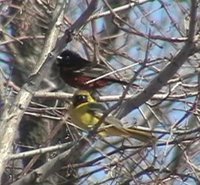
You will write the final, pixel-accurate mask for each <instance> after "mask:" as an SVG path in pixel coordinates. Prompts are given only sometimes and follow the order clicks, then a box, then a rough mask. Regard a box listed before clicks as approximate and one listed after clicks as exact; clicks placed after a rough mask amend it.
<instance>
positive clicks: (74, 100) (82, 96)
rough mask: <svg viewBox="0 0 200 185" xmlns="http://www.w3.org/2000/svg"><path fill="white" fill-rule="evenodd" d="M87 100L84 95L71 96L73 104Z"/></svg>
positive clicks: (76, 104)
mask: <svg viewBox="0 0 200 185" xmlns="http://www.w3.org/2000/svg"><path fill="white" fill-rule="evenodd" d="M87 101H88V99H87V96H86V95H77V96H75V97H74V98H73V105H74V106H78V105H80V104H82V103H85V102H87Z"/></svg>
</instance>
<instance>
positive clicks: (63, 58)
mask: <svg viewBox="0 0 200 185" xmlns="http://www.w3.org/2000/svg"><path fill="white" fill-rule="evenodd" d="M57 61H58V62H57V63H58V66H59V67H60V68H65V71H67V70H79V69H82V68H84V67H86V66H88V65H90V64H91V62H89V61H87V60H85V59H84V58H82V57H81V56H80V55H79V54H78V53H75V52H73V51H70V50H68V49H66V50H64V51H63V52H62V53H61V54H60V55H59V56H58V57H57Z"/></svg>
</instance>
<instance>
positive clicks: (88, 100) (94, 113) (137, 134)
mask: <svg viewBox="0 0 200 185" xmlns="http://www.w3.org/2000/svg"><path fill="white" fill-rule="evenodd" d="M106 110H107V109H106V107H105V106H104V105H103V104H102V103H99V102H97V101H96V99H95V98H94V97H92V95H91V93H90V92H89V91H87V90H78V91H76V92H75V93H74V95H73V98H72V104H71V105H70V107H69V115H70V117H71V121H72V123H73V124H74V125H76V126H78V127H79V128H81V129H83V130H86V131H91V130H92V129H93V128H95V127H96V126H97V124H99V120H101V118H102V115H103V113H104V112H105V111H106ZM98 126H99V125H98ZM97 133H98V135H99V136H101V137H110V136H122V137H125V138H129V137H132V138H135V139H137V140H140V141H142V142H151V141H152V142H155V140H156V137H155V136H153V135H152V133H151V131H150V130H147V129H141V128H137V127H129V128H124V127H122V124H121V122H120V120H118V119H117V118H115V117H113V116H108V117H106V118H105V119H104V120H103V123H102V124H100V126H99V127H98V128H97Z"/></svg>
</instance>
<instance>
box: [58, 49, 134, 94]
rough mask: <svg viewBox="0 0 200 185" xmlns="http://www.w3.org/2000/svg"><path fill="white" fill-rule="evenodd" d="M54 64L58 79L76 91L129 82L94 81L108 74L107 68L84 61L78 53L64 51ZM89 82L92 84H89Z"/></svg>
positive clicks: (112, 78) (109, 79) (108, 79)
mask: <svg viewBox="0 0 200 185" xmlns="http://www.w3.org/2000/svg"><path fill="white" fill-rule="evenodd" d="M56 63H57V65H58V68H59V73H60V77H61V78H62V79H63V81H64V82H65V83H66V84H68V85H70V86H72V87H75V88H78V89H83V90H94V89H98V88H103V87H105V86H108V85H110V84H112V83H118V84H121V85H128V84H129V82H126V81H123V80H119V79H116V78H114V77H103V78H100V79H97V80H94V79H96V78H98V77H100V76H102V75H104V74H106V73H108V69H107V67H106V66H104V65H101V64H96V63H94V62H91V61H89V60H86V59H84V58H82V57H81V56H80V55H79V54H78V53H76V52H74V51H71V50H68V49H65V50H64V51H63V52H62V53H61V54H60V55H59V56H58V57H57V62H56ZM91 80H92V82H89V81H91ZM132 85H133V86H134V87H138V86H137V85H136V84H132Z"/></svg>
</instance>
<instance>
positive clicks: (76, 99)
mask: <svg viewBox="0 0 200 185" xmlns="http://www.w3.org/2000/svg"><path fill="white" fill-rule="evenodd" d="M87 102H96V100H95V99H94V98H93V97H92V96H91V94H90V93H89V92H88V91H86V90H78V91H76V92H75V94H74V96H73V98H72V104H73V106H74V107H77V106H79V105H80V104H83V103H87Z"/></svg>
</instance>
